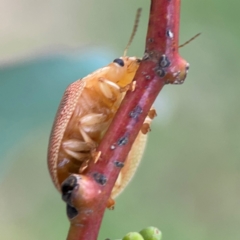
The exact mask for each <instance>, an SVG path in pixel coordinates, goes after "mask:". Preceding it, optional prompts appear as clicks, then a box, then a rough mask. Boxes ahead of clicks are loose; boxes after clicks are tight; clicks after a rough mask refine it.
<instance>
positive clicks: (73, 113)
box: [48, 9, 155, 199]
mask: <svg viewBox="0 0 240 240" xmlns="http://www.w3.org/2000/svg"><path fill="white" fill-rule="evenodd" d="M140 10H141V9H139V10H138V12H137V16H136V20H135V25H134V29H133V33H132V35H131V38H130V40H129V43H128V45H127V47H126V49H125V52H124V56H123V57H120V58H117V59H115V60H114V61H113V62H112V63H110V64H109V65H108V66H106V67H103V68H101V69H99V70H97V71H95V72H93V73H91V74H89V75H88V76H86V77H84V78H83V79H79V80H77V81H76V82H74V83H72V84H70V86H69V87H68V88H67V89H66V91H65V93H64V95H63V98H62V101H61V104H60V106H59V109H58V112H57V115H56V118H55V122H54V124H53V128H52V133H51V137H50V142H49V148H48V167H49V171H50V174H51V177H52V180H53V182H54V184H55V186H56V188H57V189H58V190H59V191H60V188H61V184H62V182H63V181H64V180H65V179H66V178H67V177H68V176H70V175H71V174H73V173H75V174H76V173H82V174H84V170H85V169H86V168H87V166H88V163H89V161H94V160H96V158H95V157H94V156H95V154H96V147H97V146H98V144H99V143H100V141H101V139H102V137H103V135H104V133H105V132H106V130H107V128H108V127H109V125H110V123H111V121H112V119H113V117H114V115H115V114H116V111H117V110H118V107H119V105H120V103H121V101H122V99H123V97H124V95H125V92H126V91H127V90H129V89H130V90H134V81H133V79H134V75H135V73H136V71H137V69H138V67H139V64H140V62H141V59H138V58H136V57H127V56H125V55H126V51H127V48H128V47H129V45H130V43H131V41H132V39H133V36H134V34H135V32H136V28H137V24H138V20H139V16H140ZM154 116H155V111H154V110H151V111H150V113H149V116H148V117H147V118H146V120H145V123H144V124H143V127H142V130H141V131H140V132H139V134H138V136H137V138H136V140H135V142H134V144H133V147H132V149H131V151H130V153H129V154H128V157H127V160H126V162H125V165H124V167H123V168H122V170H121V172H120V174H119V176H118V179H117V181H116V183H115V186H114V188H113V190H112V193H111V198H113V199H114V198H115V197H116V196H117V195H118V194H119V193H120V192H121V191H122V190H123V189H124V188H125V187H126V185H127V184H128V182H129V181H130V179H131V178H132V176H133V175H134V173H135V171H136V169H137V166H138V164H139V162H140V160H141V156H142V154H143V152H144V148H145V144H146V140H147V136H146V133H147V132H148V130H149V124H150V122H151V119H152V118H153V117H154Z"/></svg>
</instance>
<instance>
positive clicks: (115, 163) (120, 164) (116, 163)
mask: <svg viewBox="0 0 240 240" xmlns="http://www.w3.org/2000/svg"><path fill="white" fill-rule="evenodd" d="M114 165H115V166H116V167H118V168H122V167H123V166H124V163H123V162H119V161H115V162H114Z"/></svg>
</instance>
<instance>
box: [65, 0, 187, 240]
mask: <svg viewBox="0 0 240 240" xmlns="http://www.w3.org/2000/svg"><path fill="white" fill-rule="evenodd" d="M179 12H180V0H151V8H150V17H149V25H148V32H147V37H146V48H145V54H144V57H143V61H142V62H141V64H140V66H139V69H138V71H137V73H136V76H135V80H136V88H135V90H134V91H133V92H131V91H128V92H127V94H126V96H125V98H124V99H123V101H122V103H121V106H120V108H119V110H118V112H117V114H116V116H115V118H114V119H113V121H112V123H111V126H110V127H109V129H108V131H107V132H106V134H105V135H104V138H103V139H102V141H101V143H100V145H99V147H98V149H97V151H101V156H100V158H99V160H98V161H97V163H95V164H94V163H91V164H90V165H89V167H88V169H87V170H86V174H84V176H83V175H80V176H79V175H72V176H70V177H69V178H68V179H67V180H66V181H65V182H64V184H65V187H66V186H67V187H66V189H68V190H69V185H71V187H72V188H71V189H70V190H71V196H70V198H71V204H72V206H74V208H73V207H69V209H68V216H69V218H70V222H71V226H70V230H69V234H68V240H96V239H97V236H98V231H99V228H100V225H101V222H102V218H103V215H104V211H105V208H106V205H107V201H108V199H109V197H110V194H111V191H112V188H113V186H114V183H115V181H116V179H117V176H118V174H119V172H120V170H121V168H120V167H119V165H121V164H116V162H118V163H124V161H125V159H126V158H127V155H128V153H129V151H130V149H131V147H132V144H133V142H134V140H135V138H136V137H137V134H138V133H139V131H140V129H141V127H142V124H143V122H144V120H145V118H146V116H147V114H148V112H149V110H150V108H151V106H152V104H153V102H154V100H155V99H156V97H157V95H158V94H159V92H160V91H161V89H162V88H163V86H164V85H165V84H168V83H174V84H180V83H183V81H184V79H185V77H186V74H187V71H188V63H187V62H186V61H185V60H183V59H182V58H181V57H180V56H179V54H178V34H179ZM136 109H138V111H136V112H137V113H136V114H137V117H136V115H135V117H132V115H133V114H132V113H135V112H134V111H135V110H136ZM139 109H141V111H139ZM69 192H70V191H69ZM72 216H74V217H72Z"/></svg>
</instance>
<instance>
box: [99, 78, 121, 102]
mask: <svg viewBox="0 0 240 240" xmlns="http://www.w3.org/2000/svg"><path fill="white" fill-rule="evenodd" d="M98 80H99V87H100V89H101V91H102V93H103V94H104V96H105V97H106V98H109V99H112V98H113V92H112V91H111V88H110V87H113V88H114V89H116V90H120V87H119V86H118V85H117V84H116V83H114V82H112V81H110V80H108V79H106V78H102V77H100V78H99V79H98Z"/></svg>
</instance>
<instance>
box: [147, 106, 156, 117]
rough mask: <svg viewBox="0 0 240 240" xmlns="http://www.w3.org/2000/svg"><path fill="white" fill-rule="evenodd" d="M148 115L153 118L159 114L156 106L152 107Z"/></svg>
mask: <svg viewBox="0 0 240 240" xmlns="http://www.w3.org/2000/svg"><path fill="white" fill-rule="evenodd" d="M148 116H149V117H150V118H151V119H154V118H155V117H156V116H157V112H156V109H155V108H153V107H152V108H151V109H150V110H149V112H148Z"/></svg>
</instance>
